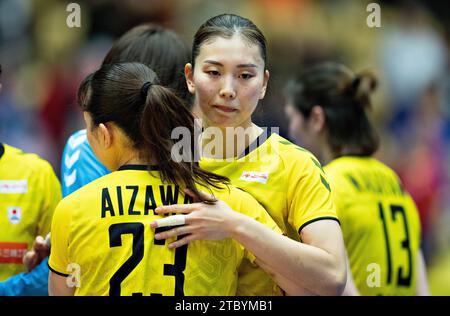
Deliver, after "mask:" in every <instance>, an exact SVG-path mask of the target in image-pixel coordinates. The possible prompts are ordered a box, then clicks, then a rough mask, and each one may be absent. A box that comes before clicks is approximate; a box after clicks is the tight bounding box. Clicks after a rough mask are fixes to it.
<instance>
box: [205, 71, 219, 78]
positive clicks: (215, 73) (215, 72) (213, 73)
mask: <svg viewBox="0 0 450 316" xmlns="http://www.w3.org/2000/svg"><path fill="white" fill-rule="evenodd" d="M207 73H208V74H209V75H210V76H213V77H217V76H218V75H220V74H219V72H218V71H217V70H208V71H207Z"/></svg>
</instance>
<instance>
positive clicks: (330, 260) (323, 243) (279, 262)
mask: <svg viewBox="0 0 450 316" xmlns="http://www.w3.org/2000/svg"><path fill="white" fill-rule="evenodd" d="M244 217H245V216H244ZM234 225H236V228H235V229H234V230H232V234H231V236H232V238H234V239H235V240H237V241H238V242H240V243H241V244H242V245H243V246H244V247H245V248H247V249H248V250H249V251H251V252H252V253H253V254H254V255H255V256H256V257H257V258H258V260H259V261H260V265H261V267H262V268H263V269H265V270H266V271H267V272H268V273H270V274H271V275H272V277H273V279H274V280H275V281H276V282H277V284H278V285H279V286H280V287H281V288H282V289H283V290H285V291H286V293H288V294H290V295H304V294H306V293H305V291H306V292H307V293H309V294H312V295H340V294H341V293H342V291H343V290H344V286H345V281H346V264H345V251H344V245H343V240H342V236H341V231H340V227H339V225H338V224H337V223H336V222H335V221H332V220H321V221H317V222H314V223H311V224H309V225H307V226H306V227H305V228H304V229H303V230H302V232H301V237H302V240H303V243H299V242H297V241H295V240H292V239H290V238H288V237H285V236H282V235H279V234H277V233H275V232H274V231H272V230H270V229H269V228H267V227H266V226H264V225H262V224H260V223H258V222H257V221H254V220H253V219H251V218H248V217H246V218H242V219H241V220H240V221H239V222H238V223H236V224H234Z"/></svg>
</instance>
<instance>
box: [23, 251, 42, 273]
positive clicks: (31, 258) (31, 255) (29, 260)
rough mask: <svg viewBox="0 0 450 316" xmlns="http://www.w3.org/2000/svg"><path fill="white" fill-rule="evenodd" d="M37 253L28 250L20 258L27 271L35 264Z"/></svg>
mask: <svg viewBox="0 0 450 316" xmlns="http://www.w3.org/2000/svg"><path fill="white" fill-rule="evenodd" d="M37 257H38V256H37V254H36V252H34V251H33V250H31V251H28V252H27V253H26V254H25V255H24V256H23V258H22V262H23V264H24V265H25V266H26V268H27V270H28V272H30V271H31V270H33V268H34V267H35V266H36V265H37V264H36V262H37Z"/></svg>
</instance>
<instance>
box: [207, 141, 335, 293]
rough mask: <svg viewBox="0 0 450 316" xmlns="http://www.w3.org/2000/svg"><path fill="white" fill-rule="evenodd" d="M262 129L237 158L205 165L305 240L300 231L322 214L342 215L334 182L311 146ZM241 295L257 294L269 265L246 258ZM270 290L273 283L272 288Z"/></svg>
mask: <svg viewBox="0 0 450 316" xmlns="http://www.w3.org/2000/svg"><path fill="white" fill-rule="evenodd" d="M264 135H265V133H263V134H262V136H260V137H259V138H258V139H256V140H255V142H254V143H253V144H251V145H250V146H249V147H248V148H247V149H246V150H245V151H244V153H243V154H242V155H241V156H240V157H237V158H235V159H232V160H231V159H212V158H205V157H202V159H201V161H200V166H201V167H202V168H204V169H206V170H209V171H211V172H214V173H217V174H220V175H223V176H227V177H228V178H230V180H231V183H232V184H233V185H235V186H237V187H239V188H241V189H243V190H245V191H246V192H248V193H250V194H251V195H252V196H253V197H254V198H256V200H258V202H259V203H260V204H261V205H262V206H263V207H264V208H265V209H266V210H267V212H268V213H269V214H270V215H271V217H272V218H273V219H274V220H275V222H276V223H277V225H278V226H279V227H280V228H281V229H282V231H283V233H284V234H286V235H287V236H289V237H290V238H292V239H295V240H297V241H300V232H301V230H302V229H303V228H304V227H305V226H307V225H308V224H310V223H312V222H314V221H317V220H326V219H331V220H336V221H337V220H338V219H337V215H336V211H335V207H334V204H333V202H332V198H331V193H330V187H329V184H328V181H327V178H326V176H325V173H324V171H323V169H322V167H321V165H320V163H319V161H318V160H317V159H316V158H315V157H314V156H313V154H311V153H310V152H309V151H307V150H305V149H303V148H302V147H299V146H297V145H294V144H293V143H291V142H289V141H288V140H286V139H284V138H283V137H281V136H279V135H278V134H275V133H274V134H271V135H269V136H268V137H267V136H264ZM241 269H242V270H241V271H244V272H245V275H244V276H243V277H242V278H239V287H238V294H239V295H252V294H253V293H254V291H263V290H262V289H260V288H258V284H257V280H258V279H259V278H262V277H263V274H265V272H264V271H261V270H257V271H254V272H251V270H253V269H254V267H253V266H252V265H250V264H244V265H243V266H242V267H241ZM267 290H269V289H267Z"/></svg>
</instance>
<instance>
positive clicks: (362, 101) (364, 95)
mask: <svg viewBox="0 0 450 316" xmlns="http://www.w3.org/2000/svg"><path fill="white" fill-rule="evenodd" d="M376 87H377V79H376V77H375V75H374V74H373V73H372V72H370V71H365V72H361V73H359V74H356V75H355V74H354V73H353V72H352V71H351V70H350V69H348V68H347V67H345V66H344V65H341V64H337V63H324V64H319V65H315V66H313V67H311V68H309V69H307V70H305V71H304V72H303V73H302V74H301V75H300V76H299V77H298V78H296V79H295V80H293V81H291V82H290V83H289V85H288V86H287V87H286V90H285V93H286V96H287V98H288V99H289V100H290V102H292V104H293V105H294V106H295V107H296V108H297V110H298V111H299V112H300V113H301V114H302V115H303V116H304V117H305V119H309V116H310V114H311V110H312V108H313V107H314V106H320V107H322V108H323V110H324V113H325V121H326V128H327V141H328V143H329V145H330V147H331V149H332V150H333V153H334V156H336V157H337V156H340V155H341V154H342V152H343V148H344V147H346V148H350V150H352V151H353V154H358V155H364V156H370V155H372V154H373V153H374V152H375V151H376V150H377V148H378V146H379V138H378V135H377V133H376V131H375V129H374V128H373V126H372V124H371V123H370V121H369V119H368V117H367V113H366V109H368V108H370V107H371V101H370V96H371V94H372V93H373V92H374V91H375V89H376Z"/></svg>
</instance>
